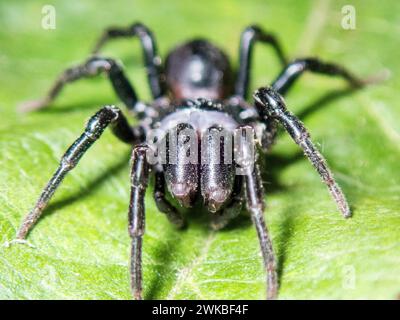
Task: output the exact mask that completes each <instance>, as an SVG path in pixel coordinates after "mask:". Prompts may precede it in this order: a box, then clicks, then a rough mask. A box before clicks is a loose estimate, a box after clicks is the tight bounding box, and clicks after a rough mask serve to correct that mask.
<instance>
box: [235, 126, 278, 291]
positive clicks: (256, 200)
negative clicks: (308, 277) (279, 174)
mask: <svg viewBox="0 0 400 320" xmlns="http://www.w3.org/2000/svg"><path fill="white" fill-rule="evenodd" d="M240 128H243V129H245V130H246V129H247V128H249V127H248V126H242V127H239V129H240ZM249 129H251V130H252V132H253V136H254V130H253V128H251V127H250V128H249ZM254 147H255V146H254V143H253V144H252V143H249V141H243V140H242V141H241V142H240V148H241V149H242V150H244V152H245V153H247V154H248V155H247V156H246V155H245V156H244V157H243V158H242V159H241V161H238V159H236V163H237V165H238V167H240V168H241V174H243V176H244V182H245V191H246V200H247V201H246V205H247V210H248V211H249V212H250V214H251V218H252V221H253V224H254V225H255V227H256V231H257V235H258V240H259V242H260V247H261V253H262V256H263V260H264V267H265V270H266V273H267V299H276V297H277V294H278V277H277V272H276V259H275V254H274V250H273V247H272V240H271V237H270V235H269V232H268V228H267V226H266V223H265V219H264V209H265V203H264V190H263V185H262V180H261V174H260V169H259V166H258V163H257V161H256V159H255V156H250V157H249V155H251V154H254V153H252V151H251V149H250V148H254ZM254 151H255V149H254ZM246 158H247V160H246Z"/></svg>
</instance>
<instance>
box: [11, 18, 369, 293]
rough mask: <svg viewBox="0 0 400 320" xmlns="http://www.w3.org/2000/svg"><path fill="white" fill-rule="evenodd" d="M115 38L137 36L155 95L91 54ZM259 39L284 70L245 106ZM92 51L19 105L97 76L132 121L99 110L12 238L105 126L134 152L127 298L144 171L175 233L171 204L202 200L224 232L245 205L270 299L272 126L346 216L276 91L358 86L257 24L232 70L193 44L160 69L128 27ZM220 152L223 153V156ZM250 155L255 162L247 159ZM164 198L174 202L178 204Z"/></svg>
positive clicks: (176, 217) (137, 287) (139, 230)
mask: <svg viewBox="0 0 400 320" xmlns="http://www.w3.org/2000/svg"><path fill="white" fill-rule="evenodd" d="M119 37H138V38H139V40H140V42H141V45H142V49H143V54H144V62H145V66H146V69H147V76H148V80H149V85H150V89H151V93H152V96H153V99H154V101H152V102H151V103H144V102H141V101H140V100H139V99H138V97H137V95H136V92H135V90H134V88H133V86H132V85H131V84H130V82H129V80H128V79H127V78H126V76H125V75H124V72H123V69H122V66H121V65H120V64H119V63H117V62H116V61H115V60H114V59H111V58H105V57H101V56H99V55H97V52H98V51H99V50H100V48H101V47H102V46H103V45H104V44H105V43H106V42H107V41H108V40H110V39H114V38H119ZM257 42H261V43H266V44H269V45H271V46H272V48H273V49H274V50H275V51H276V53H277V56H278V58H279V60H280V62H281V63H282V65H283V69H282V72H281V73H280V74H279V75H278V77H277V78H276V80H275V81H274V82H273V83H272V84H271V86H269V87H264V88H261V89H259V90H257V91H256V92H255V93H254V95H253V97H254V103H251V102H248V101H247V95H248V85H249V73H250V70H251V58H252V52H253V47H254V45H255V44H256V43H257ZM93 53H94V55H93V56H91V57H90V58H89V59H88V60H87V61H85V62H84V63H83V64H80V65H77V66H75V67H72V68H69V69H67V70H66V71H64V72H63V73H62V74H61V76H60V77H59V78H58V79H57V81H56V83H55V84H54V86H53V87H52V88H51V89H50V91H49V93H48V94H47V96H46V97H45V98H44V99H41V100H39V101H34V102H29V103H26V104H24V105H23V110H25V111H27V110H34V109H39V108H43V107H45V106H47V105H49V104H50V103H51V102H52V101H53V100H54V99H55V98H56V96H57V95H58V94H59V93H60V91H61V89H62V88H63V87H64V85H65V84H67V83H69V82H73V81H75V80H78V79H81V78H85V77H91V76H96V75H98V74H100V73H105V74H106V75H107V76H108V78H109V80H110V81H111V84H112V86H113V87H114V89H115V92H116V93H117V95H118V96H119V98H120V99H121V100H122V102H123V103H124V104H125V106H126V107H127V109H128V110H129V111H130V112H131V113H132V114H134V115H135V116H136V117H137V119H138V120H139V124H138V125H137V126H135V127H131V126H129V125H128V122H127V120H126V118H125V117H124V116H123V114H122V112H121V111H120V110H119V109H118V108H116V107H114V106H105V107H103V108H102V109H100V110H99V111H98V112H97V113H96V114H95V115H94V116H93V117H92V118H91V119H90V120H89V122H88V124H87V126H86V128H85V130H84V132H83V134H82V135H81V136H80V137H79V138H78V139H77V140H76V141H75V142H74V143H73V144H72V145H71V147H70V148H69V149H68V150H67V152H66V153H65V154H64V156H63V157H62V159H61V162H60V165H59V167H58V169H57V171H56V173H55V174H54V175H53V177H52V178H51V179H50V181H49V183H48V184H47V186H46V187H45V188H44V190H43V192H42V194H41V196H40V198H39V200H38V202H37V204H36V205H35V207H34V208H33V209H32V211H31V212H30V213H29V214H28V215H27V217H26V218H25V219H24V221H23V223H22V226H21V227H20V229H19V230H18V233H17V241H22V240H23V239H25V238H26V236H27V234H28V232H29V230H30V229H31V228H32V227H33V226H34V224H35V222H36V221H37V220H38V218H39V217H40V215H41V213H42V212H43V210H44V209H45V207H46V206H47V204H48V202H49V201H50V198H51V197H52V195H53V194H54V192H55V191H56V189H57V187H58V186H59V185H60V183H61V182H62V180H63V178H64V177H65V176H66V174H67V173H68V172H69V171H70V170H72V169H73V168H74V167H75V166H76V165H77V163H78V161H79V159H80V158H81V157H82V156H83V154H84V153H85V151H86V150H87V149H88V148H89V147H90V146H91V145H92V144H93V143H94V142H95V141H96V140H97V139H98V138H99V137H100V136H101V134H102V133H103V131H104V130H105V128H106V127H107V126H110V127H111V129H112V130H113V132H114V133H115V135H116V136H117V137H118V138H119V139H121V140H122V141H124V142H127V143H130V144H131V145H132V147H133V151H132V171H131V200H130V206H129V234H130V236H131V238H132V257H131V285H132V292H133V296H134V298H135V299H141V298H142V258H141V257H142V237H143V234H144V229H145V228H144V224H145V223H144V221H145V210H144V196H145V192H146V189H147V186H148V178H149V174H150V173H153V174H154V175H155V187H154V199H155V202H156V204H157V206H158V208H159V210H160V211H161V212H163V213H165V214H166V216H167V217H168V219H169V220H170V221H171V222H172V223H174V224H176V225H177V226H178V227H182V226H183V225H184V216H183V215H182V212H181V210H180V209H179V208H190V207H192V206H193V205H194V204H195V203H201V204H202V206H203V207H204V208H205V209H206V210H207V211H208V212H210V215H211V217H212V227H213V228H215V229H219V228H222V227H224V226H225V225H226V224H227V223H228V222H229V221H230V220H231V219H232V218H234V217H236V216H237V215H238V214H239V213H240V212H241V211H242V209H243V207H244V208H245V209H246V210H247V211H248V212H249V213H250V215H251V218H252V221H253V223H254V225H255V227H256V230H257V234H258V238H259V242H260V247H261V252H262V255H263V259H264V265H265V270H266V273H267V298H270V299H273V298H276V296H277V292H278V280H277V274H276V261H275V256H274V254H273V248H272V243H271V239H270V236H269V234H268V230H267V227H266V224H265V220H264V213H263V210H264V194H263V189H262V181H261V178H260V169H259V166H258V163H257V159H258V157H259V156H264V154H263V153H262V152H260V151H268V150H269V148H270V147H271V145H272V144H273V143H274V141H275V137H276V134H275V133H276V129H277V125H278V124H279V123H280V124H282V125H283V127H284V128H285V129H286V130H287V132H288V133H289V134H290V136H291V137H292V138H293V140H294V141H295V142H296V143H297V144H298V145H299V146H300V148H301V149H303V151H304V153H305V155H306V157H307V158H308V159H309V160H310V161H311V163H312V165H313V166H314V167H315V169H316V170H317V172H318V174H319V175H320V176H321V178H322V180H323V182H324V183H325V184H326V185H327V187H328V189H329V191H330V193H331V195H332V197H333V198H334V200H335V201H336V203H337V205H338V208H339V210H340V211H341V212H342V214H343V215H344V217H349V216H350V209H349V206H348V204H347V201H346V199H345V197H344V195H343V193H342V191H341V189H340V188H339V186H338V184H337V183H336V181H335V179H334V177H333V175H332V173H331V171H330V170H329V168H328V166H327V163H326V161H325V159H324V158H323V156H322V155H321V154H320V153H319V152H318V150H317V149H316V147H315V146H314V144H313V143H312V141H311V140H310V136H309V134H308V132H307V130H306V128H305V127H304V125H303V123H302V122H301V121H300V120H299V119H298V118H297V117H296V116H295V115H294V114H293V113H291V112H290V111H289V110H288V109H287V108H286V105H285V102H284V100H283V98H282V95H285V94H286V93H287V91H288V90H289V89H290V87H291V86H292V85H293V84H294V82H295V81H296V80H297V79H298V78H299V77H300V76H301V75H302V74H303V73H304V72H305V71H310V72H315V73H321V74H325V75H334V76H340V77H342V78H344V79H345V80H347V81H348V82H349V84H350V85H351V86H353V87H360V86H361V85H362V84H363V81H360V80H359V79H357V78H356V77H354V76H352V75H351V73H349V72H348V71H347V70H346V69H344V68H343V67H341V66H339V65H336V64H331V63H325V62H322V61H320V60H318V59H314V58H306V59H297V60H294V61H292V62H290V63H287V61H286V58H285V56H284V54H283V51H282V49H281V47H280V45H279V43H278V41H277V40H276V39H275V38H274V36H272V35H271V34H269V33H265V32H264V31H263V30H262V29H260V28H259V27H257V26H251V27H248V28H246V29H245V30H244V32H243V33H242V35H241V41H240V61H239V66H238V69H237V70H236V72H233V70H232V68H231V66H230V62H229V59H228V57H227V56H226V55H225V53H224V52H223V51H222V50H221V49H219V48H217V47H216V46H214V45H213V44H211V43H210V42H209V41H207V40H201V39H199V40H193V41H190V42H187V43H185V44H183V45H181V46H178V47H177V48H175V49H174V50H172V51H171V52H170V53H169V54H168V56H167V58H166V63H165V65H163V64H162V62H161V59H160V57H159V56H158V55H157V49H156V44H155V41H154V38H153V35H152V33H151V32H150V31H149V30H148V29H147V28H146V27H145V26H144V25H142V24H138V23H137V24H134V25H132V26H130V27H128V28H110V29H107V30H106V32H105V33H104V35H103V36H102V37H101V39H100V40H99V42H98V43H97V45H96V47H95V50H94V52H93ZM174 134H176V135H174ZM243 137H245V139H242V138H243ZM236 138H238V139H236ZM239 138H240V139H239ZM236 140H238V141H239V142H238V143H237V141H236ZM250 142H252V143H250ZM254 144H255V145H254ZM163 147H164V149H163ZM228 149H229V150H230V151H231V152H226V150H228ZM253 151H254V156H252V157H251V158H249V157H247V156H248V155H253ZM150 154H151V157H150V156H149V155H150ZM238 154H239V156H238ZM161 156H165V157H161ZM150 158H152V159H151V160H150ZM160 159H161V160H163V161H160ZM249 159H250V160H249ZM154 160H157V161H154ZM166 189H168V192H167V191H166ZM168 193H169V195H168ZM169 198H173V199H174V200H176V202H177V203H176V206H175V205H174V204H173V203H172V202H171V199H169Z"/></svg>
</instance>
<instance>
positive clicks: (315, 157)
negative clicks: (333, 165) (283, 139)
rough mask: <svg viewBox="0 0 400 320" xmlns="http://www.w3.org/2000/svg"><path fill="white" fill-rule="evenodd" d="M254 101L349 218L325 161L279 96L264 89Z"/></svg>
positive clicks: (347, 206) (344, 202)
mask: <svg viewBox="0 0 400 320" xmlns="http://www.w3.org/2000/svg"><path fill="white" fill-rule="evenodd" d="M254 99H255V102H256V108H257V110H258V113H259V115H260V116H261V117H262V118H263V120H264V121H267V120H269V119H271V118H272V119H275V120H277V121H279V122H280V123H281V124H282V125H283V126H284V128H285V129H286V131H287V132H288V133H289V134H290V136H291V137H292V138H293V140H294V141H295V142H296V144H298V145H299V146H300V147H301V148H302V149H303V151H304V154H305V155H306V156H307V158H308V159H309V160H310V162H311V163H312V165H313V166H314V167H315V169H316V170H317V172H318V173H319V175H320V176H321V178H322V180H323V182H324V183H325V184H326V185H327V187H328V189H329V191H330V193H331V195H332V197H333V199H334V200H335V202H336V204H337V206H338V208H339V210H340V211H341V212H342V214H343V216H344V217H345V218H348V217H350V216H351V212H350V207H349V205H348V203H347V200H346V198H345V196H344V194H343V192H342V190H341V189H340V187H339V185H338V184H337V182H336V181H335V179H334V177H333V174H332V172H331V171H330V169H329V167H328V165H327V163H326V160H325V159H324V157H323V156H322V155H321V154H320V153H319V151H318V150H317V148H316V147H315V145H314V144H313V142H312V141H311V139H310V134H309V133H308V131H307V129H306V128H305V126H304V124H303V123H302V122H301V121H300V120H299V119H298V118H297V117H296V116H295V115H294V114H293V113H291V112H290V111H289V110H287V108H286V105H285V102H284V100H283V98H282V97H281V95H280V94H279V93H278V92H277V91H276V90H274V89H273V88H271V87H265V88H261V89H259V90H257V91H256V92H255V93H254Z"/></svg>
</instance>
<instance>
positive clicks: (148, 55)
mask: <svg viewBox="0 0 400 320" xmlns="http://www.w3.org/2000/svg"><path fill="white" fill-rule="evenodd" d="M132 37H138V38H139V40H140V43H141V45H142V49H143V56H144V61H145V65H146V69H147V76H148V81H149V84H150V89H151V92H152V95H153V98H154V99H156V98H159V97H161V96H162V95H164V93H165V87H164V83H163V81H162V78H161V74H162V70H161V58H160V57H159V56H158V53H157V46H156V41H155V39H154V36H153V33H152V32H151V31H150V30H149V29H148V28H147V27H146V26H145V25H143V24H141V23H134V24H133V25H131V26H128V27H111V28H108V29H106V30H105V31H104V33H103V35H102V36H101V37H100V39H99V40H98V41H97V43H96V45H95V47H94V49H93V51H92V52H93V54H97V53H98V52H99V51H100V49H101V48H102V47H103V46H104V45H105V44H106V42H107V41H109V40H111V39H116V38H132Z"/></svg>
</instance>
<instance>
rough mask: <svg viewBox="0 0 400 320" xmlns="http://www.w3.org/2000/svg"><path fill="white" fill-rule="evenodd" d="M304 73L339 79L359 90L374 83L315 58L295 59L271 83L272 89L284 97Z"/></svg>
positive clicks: (336, 65) (372, 80)
mask: <svg viewBox="0 0 400 320" xmlns="http://www.w3.org/2000/svg"><path fill="white" fill-rule="evenodd" d="M306 71H310V72H313V73H319V74H324V75H328V76H337V77H341V78H343V79H345V80H346V81H347V82H348V83H349V84H350V85H351V86H352V87H353V88H359V87H362V86H363V85H365V84H368V83H370V82H374V81H375V80H374V79H367V80H362V79H359V78H357V77H356V76H354V75H353V74H352V73H351V72H350V71H349V70H347V69H346V68H344V67H343V66H341V65H338V64H334V63H327V62H323V61H321V60H319V59H317V58H305V59H296V60H294V61H293V62H291V63H289V64H288V65H287V66H286V67H285V68H284V69H283V71H282V72H281V73H280V75H279V76H278V77H277V78H276V79H275V81H274V82H273V83H272V88H274V89H275V90H276V91H277V92H279V93H280V94H282V95H284V94H286V93H287V91H288V90H289V89H290V88H291V87H292V86H293V84H294V83H295V82H296V80H297V79H298V78H299V77H300V76H301V75H302V74H303V73H304V72H306Z"/></svg>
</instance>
